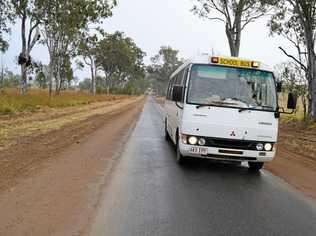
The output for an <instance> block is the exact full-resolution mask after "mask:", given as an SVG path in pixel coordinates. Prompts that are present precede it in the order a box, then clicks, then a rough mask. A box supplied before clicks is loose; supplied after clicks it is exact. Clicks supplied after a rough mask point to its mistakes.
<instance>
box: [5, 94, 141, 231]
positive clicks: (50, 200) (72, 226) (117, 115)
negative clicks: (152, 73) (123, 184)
mask: <svg viewBox="0 0 316 236" xmlns="http://www.w3.org/2000/svg"><path fill="white" fill-rule="evenodd" d="M143 103H144V99H143V98H138V99H136V98H135V99H129V100H126V101H123V102H120V103H119V104H112V106H108V104H107V106H100V107H98V108H95V109H87V111H86V112H83V111H78V113H75V112H69V113H67V114H69V115H70V116H68V115H61V116H59V115H56V116H54V118H53V119H51V123H49V125H50V124H54V123H55V122H57V121H56V119H57V120H58V121H59V119H61V120H64V119H65V118H66V120H67V122H66V123H65V124H64V125H61V126H58V127H57V128H56V127H55V126H52V127H53V128H52V129H47V130H45V132H39V133H38V134H37V135H31V136H28V135H25V136H23V135H22V136H21V138H20V139H19V140H18V142H17V143H16V144H14V146H11V147H9V148H6V149H4V150H2V152H1V153H0V160H1V161H0V171H1V172H0V209H1V211H0V222H1V224H0V235H82V234H84V233H85V230H86V228H87V227H88V226H89V221H90V219H92V218H93V216H94V212H95V209H96V207H97V206H98V201H99V198H100V195H101V193H102V189H103V186H102V185H103V184H104V182H105V179H107V178H108V177H109V176H110V175H109V173H110V170H111V167H112V166H113V165H114V164H115V163H116V159H117V156H116V155H115V154H116V153H117V152H118V151H119V150H120V148H121V147H122V145H123V144H124V140H125V139H126V138H124V137H126V135H127V133H128V131H129V129H130V128H131V127H133V124H134V123H135V121H136V120H137V117H138V116H139V114H140V111H141V109H142V107H143ZM99 105H100V104H99ZM78 114H79V115H78ZM88 114H89V115H88ZM72 115H74V116H72ZM75 117H76V118H75ZM78 117H79V118H78ZM43 121H44V122H47V120H45V119H43ZM68 121H69V122H68ZM21 124H22V125H24V122H22V123H21ZM12 137H14V136H12Z"/></svg>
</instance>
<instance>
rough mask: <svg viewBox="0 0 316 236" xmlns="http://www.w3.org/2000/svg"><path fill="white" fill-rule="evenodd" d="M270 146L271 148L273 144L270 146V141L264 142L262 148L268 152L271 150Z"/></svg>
mask: <svg viewBox="0 0 316 236" xmlns="http://www.w3.org/2000/svg"><path fill="white" fill-rule="evenodd" d="M272 148H273V146H272V144H271V143H266V144H265V145H264V150H266V151H268V152H269V151H271V150H272Z"/></svg>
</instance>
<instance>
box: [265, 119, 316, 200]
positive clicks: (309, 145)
mask: <svg viewBox="0 0 316 236" xmlns="http://www.w3.org/2000/svg"><path fill="white" fill-rule="evenodd" d="M265 168H266V169H267V170H269V171H270V172H272V173H273V174H274V175H277V176H279V177H281V178H282V179H284V180H285V181H286V182H288V183H289V184H291V185H293V186H294V187H295V188H297V189H298V190H300V191H302V192H303V193H305V194H306V195H308V196H309V197H311V198H314V199H316V126H315V124H314V125H310V126H308V127H304V126H303V124H298V123H295V124H282V125H281V126H280V134H279V143H278V153H277V157H276V158H275V159H274V160H273V161H272V162H270V163H268V164H267V165H266V166H265Z"/></svg>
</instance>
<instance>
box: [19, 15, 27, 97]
mask: <svg viewBox="0 0 316 236" xmlns="http://www.w3.org/2000/svg"><path fill="white" fill-rule="evenodd" d="M26 18H27V16H26V11H25V10H24V12H23V16H22V19H21V37H22V52H21V55H20V56H21V57H24V59H26V60H28V53H27V48H26V37H25V31H26V28H25V23H26ZM20 64H21V84H20V94H21V95H25V94H26V90H27V67H26V61H24V60H21V61H20Z"/></svg>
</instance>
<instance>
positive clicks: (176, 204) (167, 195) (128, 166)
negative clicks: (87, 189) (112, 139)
mask: <svg viewBox="0 0 316 236" xmlns="http://www.w3.org/2000/svg"><path fill="white" fill-rule="evenodd" d="M101 205H102V207H101V208H100V210H99V213H98V215H97V217H96V221H95V224H94V226H93V227H92V230H91V235H111V236H112V235H114V236H116V235H123V236H125V235H127V236H134V235H135V236H140V235H150V236H151V235H181V236H182V235H183V236H184V235H256V236H258V235H278V236H279V235H316V207H315V204H314V203H313V202H312V201H310V200H309V199H306V198H305V197H304V196H302V195H301V194H300V193H298V192H297V191H296V190H293V189H292V188H291V187H289V186H288V185H287V184H286V183H284V182H283V181H282V180H280V179H279V178H277V177H274V176H272V175H271V174H270V173H269V172H267V171H261V173H260V174H254V173H249V172H248V169H247V167H245V166H232V165H223V164H216V163H213V162H211V161H209V160H192V161H189V162H188V163H187V164H186V165H185V166H178V165H177V163H176V161H175V151H174V149H173V147H172V146H171V145H170V144H168V143H166V141H165V140H164V137H163V112H162V110H161V109H160V107H159V106H158V105H157V104H156V103H154V102H153V100H152V99H149V100H148V102H147V103H146V105H145V107H144V111H143V113H142V115H141V117H140V120H139V121H138V124H137V126H136V128H135V130H134V131H133V133H132V134H131V137H130V138H129V141H128V143H127V144H126V146H125V148H124V150H123V151H122V155H121V157H120V160H119V162H118V164H117V166H116V167H115V170H114V172H113V175H112V177H111V179H110V180H109V183H108V186H107V188H106V193H105V198H104V199H103V203H102V204H101Z"/></svg>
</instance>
